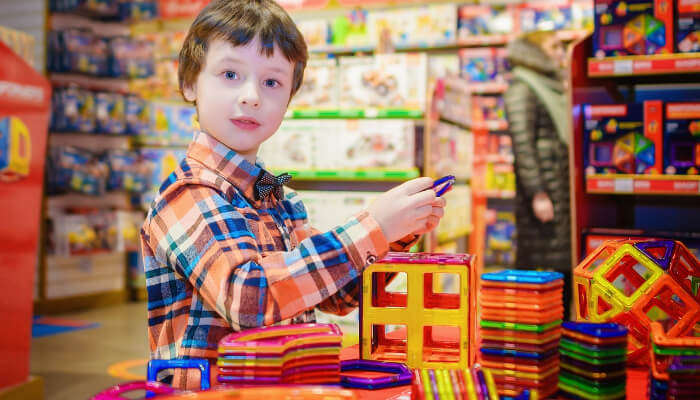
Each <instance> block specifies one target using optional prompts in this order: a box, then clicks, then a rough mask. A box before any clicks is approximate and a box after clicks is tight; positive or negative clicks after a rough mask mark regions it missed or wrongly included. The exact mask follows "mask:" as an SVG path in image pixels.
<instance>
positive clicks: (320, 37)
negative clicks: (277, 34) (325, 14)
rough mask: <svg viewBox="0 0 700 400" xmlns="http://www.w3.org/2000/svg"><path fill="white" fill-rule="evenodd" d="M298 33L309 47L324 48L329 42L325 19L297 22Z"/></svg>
mask: <svg viewBox="0 0 700 400" xmlns="http://www.w3.org/2000/svg"><path fill="white" fill-rule="evenodd" d="M297 27H298V28H299V31H300V32H301V34H302V35H303V36H304V40H305V41H306V45H307V46H309V47H319V46H325V45H327V44H328V43H329V42H330V29H329V26H328V21H327V20H325V19H307V20H302V21H299V22H297Z"/></svg>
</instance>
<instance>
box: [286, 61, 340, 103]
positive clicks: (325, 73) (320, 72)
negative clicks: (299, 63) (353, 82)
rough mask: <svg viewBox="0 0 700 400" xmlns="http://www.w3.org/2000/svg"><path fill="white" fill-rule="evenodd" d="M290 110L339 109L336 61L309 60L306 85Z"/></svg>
mask: <svg viewBox="0 0 700 400" xmlns="http://www.w3.org/2000/svg"><path fill="white" fill-rule="evenodd" d="M290 108H292V109H293V108H314V109H323V108H338V66H337V64H336V60H335V59H329V60H309V63H308V64H307V65H306V71H305V72H304V83H302V85H301V87H300V88H299V91H298V92H297V93H296V94H295V95H294V98H293V99H292V103H291V105H290Z"/></svg>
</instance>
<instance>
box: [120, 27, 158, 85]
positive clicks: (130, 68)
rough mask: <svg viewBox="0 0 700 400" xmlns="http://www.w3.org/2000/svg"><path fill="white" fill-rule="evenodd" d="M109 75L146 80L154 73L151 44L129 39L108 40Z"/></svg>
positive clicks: (145, 41) (146, 41)
mask: <svg viewBox="0 0 700 400" xmlns="http://www.w3.org/2000/svg"><path fill="white" fill-rule="evenodd" d="M109 52H110V56H111V57H110V75H111V76H114V77H124V78H147V77H149V76H151V75H153V73H154V69H155V67H154V61H153V42H151V41H148V40H139V39H133V38H129V37H114V38H110V39H109Z"/></svg>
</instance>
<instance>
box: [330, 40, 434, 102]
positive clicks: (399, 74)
mask: <svg viewBox="0 0 700 400" xmlns="http://www.w3.org/2000/svg"><path fill="white" fill-rule="evenodd" d="M427 69H428V62H427V57H426V55H425V54H409V53H406V54H380V55H376V56H374V57H343V58H341V59H340V83H341V88H340V107H341V108H365V107H374V108H401V109H411V110H424V109H425V101H426V100H425V98H426V90H427V89H426V85H427Z"/></svg>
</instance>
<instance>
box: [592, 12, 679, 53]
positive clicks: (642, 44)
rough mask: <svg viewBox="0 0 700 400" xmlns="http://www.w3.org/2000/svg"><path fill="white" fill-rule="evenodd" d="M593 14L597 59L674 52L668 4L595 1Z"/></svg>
mask: <svg viewBox="0 0 700 400" xmlns="http://www.w3.org/2000/svg"><path fill="white" fill-rule="evenodd" d="M594 13H595V31H594V32H593V54H594V55H595V56H596V57H614V56H626V55H641V54H661V53H672V52H673V47H674V45H673V25H674V21H673V3H672V1H671V0H626V1H620V0H595V3H594Z"/></svg>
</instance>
